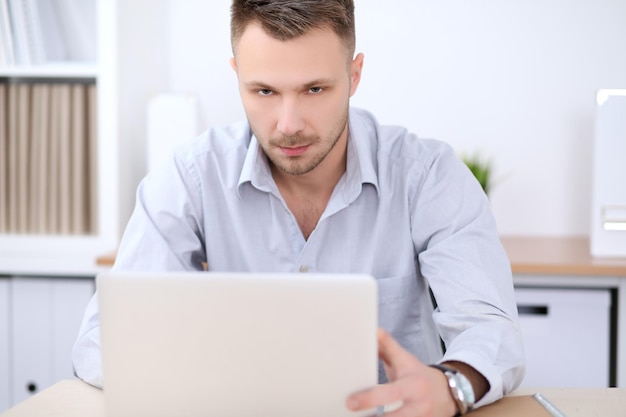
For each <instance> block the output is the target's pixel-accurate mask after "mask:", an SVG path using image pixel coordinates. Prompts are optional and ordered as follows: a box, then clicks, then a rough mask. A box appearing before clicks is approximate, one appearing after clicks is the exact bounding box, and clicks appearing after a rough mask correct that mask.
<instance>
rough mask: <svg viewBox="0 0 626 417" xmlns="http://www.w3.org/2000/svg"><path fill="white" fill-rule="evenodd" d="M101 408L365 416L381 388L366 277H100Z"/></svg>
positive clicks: (115, 416)
mask: <svg viewBox="0 0 626 417" xmlns="http://www.w3.org/2000/svg"><path fill="white" fill-rule="evenodd" d="M96 282H97V288H98V294H99V295H98V297H99V303H100V322H101V342H102V355H103V382H104V400H105V409H106V413H107V416H108V417H122V416H134V417H141V416H150V417H158V416H167V417H171V416H174V415H179V416H186V417H193V416H208V415H211V416H220V417H228V416H246V417H247V416H259V417H262V416H272V417H281V416H284V417H294V416H299V417H306V416H311V417H319V416H333V417H343V416H346V417H347V416H363V415H373V414H374V412H373V411H370V412H362V413H356V412H352V411H349V410H348V409H347V408H346V406H345V404H346V399H347V397H348V395H350V394H351V393H354V392H357V391H360V390H363V389H366V388H369V387H372V386H374V385H375V384H377V375H378V374H377V338H376V328H377V287H376V283H375V281H374V279H373V278H371V277H369V276H366V275H342V274H245V273H211V272H208V273H207V272H202V273H201V272H183V273H181V272H166V273H154V272H151V273H136V272H132V273H131V272H107V273H102V274H100V275H99V276H98V277H97V281H96Z"/></svg>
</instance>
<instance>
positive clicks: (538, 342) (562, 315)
mask: <svg viewBox="0 0 626 417" xmlns="http://www.w3.org/2000/svg"><path fill="white" fill-rule="evenodd" d="M515 295H516V299H517V304H518V310H519V318H520V326H521V330H522V336H523V338H524V345H525V350H526V360H527V368H526V377H525V378H524V381H523V383H522V386H526V387H607V386H609V381H610V367H611V361H610V358H611V337H612V335H611V290H610V289H603V288H537V287H535V288H520V287H517V288H516V289H515Z"/></svg>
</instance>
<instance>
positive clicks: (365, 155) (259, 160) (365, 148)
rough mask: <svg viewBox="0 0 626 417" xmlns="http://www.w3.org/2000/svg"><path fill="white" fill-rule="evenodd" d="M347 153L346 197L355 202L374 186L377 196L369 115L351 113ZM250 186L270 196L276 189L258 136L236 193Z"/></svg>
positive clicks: (374, 143) (374, 144)
mask: <svg viewBox="0 0 626 417" xmlns="http://www.w3.org/2000/svg"><path fill="white" fill-rule="evenodd" d="M348 124H349V125H348V152H347V161H346V175H345V179H346V182H345V188H344V190H343V193H344V196H345V197H346V198H347V199H350V200H351V199H353V198H354V197H355V196H356V195H358V194H360V192H361V188H362V184H372V185H374V187H375V188H376V191H377V192H378V176H377V175H376V172H377V161H376V147H377V139H378V138H377V133H378V132H377V127H378V126H377V125H376V124H375V121H374V119H373V117H372V116H370V115H369V113H365V112H363V111H361V110H356V109H350V114H349V122H348ZM245 183H250V184H252V186H254V187H255V188H257V189H259V190H261V191H265V192H271V191H274V190H275V189H276V183H275V182H274V179H273V178H272V173H271V170H270V166H269V162H268V160H267V156H266V155H265V153H264V152H263V149H262V148H261V146H260V145H259V142H258V140H257V138H256V136H254V135H252V137H251V139H250V145H249V146H248V151H247V153H246V158H245V160H244V163H243V167H242V169H241V175H240V176H239V182H238V183H237V190H238V193H239V196H240V197H241V187H242V185H243V184H245Z"/></svg>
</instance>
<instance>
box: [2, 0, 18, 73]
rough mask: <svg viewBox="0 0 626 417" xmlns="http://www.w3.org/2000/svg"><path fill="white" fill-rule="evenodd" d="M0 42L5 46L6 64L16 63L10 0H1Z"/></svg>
mask: <svg viewBox="0 0 626 417" xmlns="http://www.w3.org/2000/svg"><path fill="white" fill-rule="evenodd" d="M0 42H1V43H2V46H3V48H4V59H5V61H4V65H7V66H10V65H15V55H14V52H13V29H12V24H11V16H10V15H9V0H0Z"/></svg>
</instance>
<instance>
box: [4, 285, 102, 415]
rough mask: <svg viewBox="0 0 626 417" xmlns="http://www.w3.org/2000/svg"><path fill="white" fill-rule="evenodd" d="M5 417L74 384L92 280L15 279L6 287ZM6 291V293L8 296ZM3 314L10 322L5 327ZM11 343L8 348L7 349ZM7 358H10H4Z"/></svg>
mask: <svg viewBox="0 0 626 417" xmlns="http://www.w3.org/2000/svg"><path fill="white" fill-rule="evenodd" d="M0 285H1V286H0V297H3V300H5V301H6V303H2V304H0V305H3V306H9V307H8V308H6V309H3V311H2V312H0V332H2V331H3V327H2V324H3V323H5V324H8V326H5V329H4V335H5V336H6V337H2V338H1V339H0V340H2V345H0V369H1V364H2V363H3V362H2V360H3V356H4V362H8V364H10V366H7V368H5V369H6V370H7V371H6V372H2V373H0V378H3V379H0V384H2V383H4V384H6V385H8V386H7V387H6V389H2V390H0V411H2V410H3V409H5V408H7V406H11V405H13V404H16V403H18V402H20V401H23V400H25V399H26V398H28V397H29V396H31V395H33V394H35V393H37V392H39V391H41V390H43V389H44V388H47V387H49V386H51V385H52V384H54V383H56V382H58V381H59V380H61V379H68V378H73V369H72V360H71V352H72V346H73V344H74V341H75V340H76V336H77V335H78V330H79V326H80V322H81V320H82V317H83V313H84V310H85V307H86V306H87V302H88V301H89V299H90V298H91V296H92V294H93V292H94V283H93V279H91V278H40V277H12V278H10V279H3V280H1V281H0ZM3 290H4V291H3ZM3 313H5V314H4V319H5V320H4V321H3ZM5 341H6V343H5ZM2 352H4V355H2Z"/></svg>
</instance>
